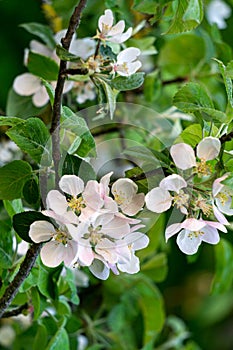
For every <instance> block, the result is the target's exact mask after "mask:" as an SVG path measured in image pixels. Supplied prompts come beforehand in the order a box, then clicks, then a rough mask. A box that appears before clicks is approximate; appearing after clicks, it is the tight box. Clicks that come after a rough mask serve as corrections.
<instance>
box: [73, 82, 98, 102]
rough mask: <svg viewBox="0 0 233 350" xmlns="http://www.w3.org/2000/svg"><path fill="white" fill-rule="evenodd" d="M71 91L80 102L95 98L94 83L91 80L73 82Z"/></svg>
mask: <svg viewBox="0 0 233 350" xmlns="http://www.w3.org/2000/svg"><path fill="white" fill-rule="evenodd" d="M72 90H73V92H74V93H75V95H76V101H77V102H78V103H79V104H82V103H84V102H86V101H88V100H90V101H92V100H94V99H95V98H96V90H95V85H94V84H93V83H92V81H91V80H88V81H77V82H74V85H73V89H72Z"/></svg>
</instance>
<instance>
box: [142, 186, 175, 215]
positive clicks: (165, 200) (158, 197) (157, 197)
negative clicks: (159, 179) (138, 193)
mask: <svg viewBox="0 0 233 350" xmlns="http://www.w3.org/2000/svg"><path fill="white" fill-rule="evenodd" d="M145 202H146V206H147V208H148V209H149V210H151V211H153V212H155V213H163V212H164V211H166V210H168V209H169V208H170V207H171V204H172V197H171V195H170V193H169V192H168V191H167V190H164V189H162V188H160V187H156V188H153V189H152V190H151V191H150V192H148V193H147V194H146V196H145Z"/></svg>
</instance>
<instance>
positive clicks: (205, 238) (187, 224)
mask: <svg viewBox="0 0 233 350" xmlns="http://www.w3.org/2000/svg"><path fill="white" fill-rule="evenodd" d="M218 230H220V231H222V232H227V229H226V228H225V226H224V225H222V224H221V223H219V222H214V221H205V220H201V219H199V220H198V219H195V218H188V219H186V220H184V221H183V222H182V223H175V224H172V225H170V226H168V227H167V229H166V231H165V237H166V241H167V240H168V239H169V238H171V237H172V236H173V235H175V234H176V233H178V232H179V234H178V236H177V240H176V242H177V244H178V246H179V248H180V250H181V251H182V252H183V253H185V254H188V255H192V254H195V253H196V252H197V250H198V247H199V246H200V245H201V243H202V242H206V243H209V244H217V243H218V242H219V240H220V237H219V233H218Z"/></svg>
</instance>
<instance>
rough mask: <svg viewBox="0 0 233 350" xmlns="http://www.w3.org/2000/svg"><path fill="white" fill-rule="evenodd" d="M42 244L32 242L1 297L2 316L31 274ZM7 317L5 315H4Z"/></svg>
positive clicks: (0, 313) (0, 309)
mask: <svg viewBox="0 0 233 350" xmlns="http://www.w3.org/2000/svg"><path fill="white" fill-rule="evenodd" d="M41 246H42V244H32V245H31V246H30V248H29V249H28V251H27V254H26V256H25V259H24V261H23V262H22V264H21V265H20V268H19V271H18V273H17V274H16V276H15V278H14V279H13V281H12V282H11V283H10V284H9V286H8V287H7V288H6V290H5V292H4V294H3V296H2V297H1V299H0V318H2V317H3V316H4V313H5V310H6V309H7V308H8V306H9V305H10V304H11V302H12V300H13V299H14V297H15V296H16V294H17V292H18V290H19V288H20V286H21V284H22V283H23V282H24V280H25V279H26V278H27V276H28V275H29V273H30V271H31V269H32V267H33V265H34V263H35V261H36V258H37V256H38V254H39V252H40V249H41ZM4 317H5V316H4Z"/></svg>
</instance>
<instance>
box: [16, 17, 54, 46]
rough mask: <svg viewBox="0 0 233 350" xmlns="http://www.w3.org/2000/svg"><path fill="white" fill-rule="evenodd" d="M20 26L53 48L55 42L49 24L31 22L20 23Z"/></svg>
mask: <svg viewBox="0 0 233 350" xmlns="http://www.w3.org/2000/svg"><path fill="white" fill-rule="evenodd" d="M20 27H22V28H24V29H25V30H27V31H28V32H29V33H31V34H33V35H36V36H38V37H39V38H40V39H42V40H43V41H44V43H45V44H46V45H47V46H48V47H49V48H50V49H52V50H53V49H54V48H55V45H56V43H55V40H54V38H53V31H52V29H51V28H50V27H49V26H46V25H44V24H40V23H35V22H31V23H23V24H20Z"/></svg>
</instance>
